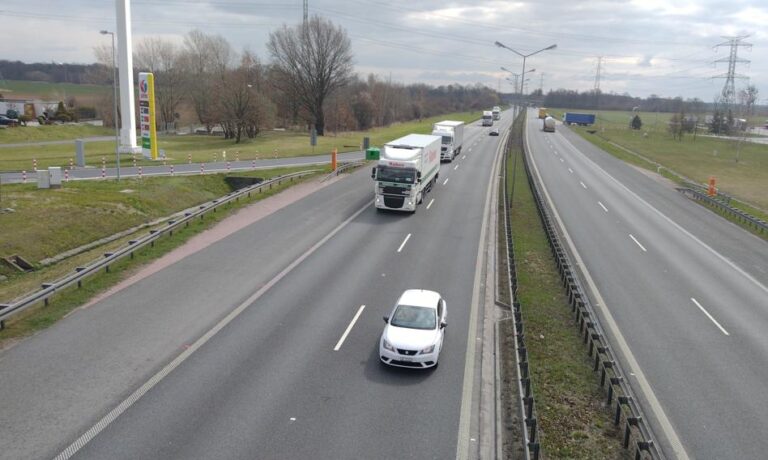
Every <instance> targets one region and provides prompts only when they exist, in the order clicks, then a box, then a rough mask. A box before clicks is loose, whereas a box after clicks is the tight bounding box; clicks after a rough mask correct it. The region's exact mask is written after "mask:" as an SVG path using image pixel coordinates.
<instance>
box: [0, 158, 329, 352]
mask: <svg viewBox="0 0 768 460" xmlns="http://www.w3.org/2000/svg"><path fill="white" fill-rule="evenodd" d="M293 170H296V169H292V170H291V171H293ZM260 172H261V173H262V174H265V173H268V175H267V176H266V177H274V176H278V175H281V174H285V173H286V172H288V170H286V169H279V170H272V171H268V172H265V171H260ZM318 174H321V173H318ZM312 177H316V175H315V176H308V177H307V178H305V179H302V180H307V179H310V178H312ZM220 180H222V182H223V178H221V179H220ZM300 182H301V180H299V181H296V182H288V183H283V184H281V185H279V186H275V187H273V188H272V189H271V190H265V191H264V192H262V193H260V194H258V195H252V196H253V198H252V199H251V200H248V199H241V200H240V201H237V202H233V203H229V204H227V205H225V206H223V207H222V208H219V210H218V211H217V212H215V213H213V212H211V213H208V214H206V215H205V218H203V219H194V220H193V221H191V222H190V225H189V226H188V227H182V228H180V229H178V230H176V231H174V232H173V236H166V237H163V238H160V239H159V240H157V241H156V243H155V245H154V247H149V246H147V247H144V248H141V249H139V250H137V251H136V252H135V257H134V259H133V260H131V259H129V258H125V259H122V260H120V261H119V262H116V263H115V264H112V265H111V266H110V272H109V273H106V272H101V273H99V274H97V275H94V276H92V277H90V278H88V279H86V280H84V281H83V284H82V287H81V288H77V287H71V288H68V289H65V290H62V291H60V292H59V293H58V294H56V295H55V296H53V297H52V298H51V302H50V304H49V305H48V306H44V305H43V304H42V303H41V304H38V305H36V306H34V307H31V308H29V309H27V310H26V311H24V312H22V313H20V314H18V315H16V316H13V317H12V318H10V319H8V320H6V322H5V329H3V330H0V348H2V347H3V346H4V345H6V344H8V343H9V341H13V340H17V339H18V338H21V337H24V336H28V335H30V334H32V333H34V332H36V331H38V330H41V329H44V328H46V327H48V326H50V325H51V324H53V323H55V322H56V321H57V320H59V319H60V318H62V317H64V316H65V315H66V314H68V313H69V312H71V311H72V310H74V309H75V308H77V307H78V306H80V305H82V304H83V303H85V302H87V301H88V299H90V298H92V297H93V296H94V295H96V294H98V293H100V292H102V291H104V290H106V289H108V288H110V287H111V286H113V285H115V284H116V283H118V282H120V281H121V280H123V279H125V278H127V277H129V276H130V275H132V274H133V273H135V272H136V271H137V270H138V269H140V268H141V267H142V266H144V265H146V264H148V263H150V262H152V261H153V260H155V259H157V258H159V257H161V256H162V255H164V254H166V253H167V252H169V251H171V250H173V249H174V248H176V247H179V246H181V245H183V244H184V243H185V242H186V241H187V240H189V239H190V238H191V237H193V236H195V235H196V234H198V233H200V232H202V231H204V230H206V229H208V228H210V227H212V226H214V225H216V224H217V223H218V222H220V221H221V220H222V219H224V218H226V217H227V216H229V215H231V214H232V213H234V212H235V211H237V210H239V209H241V208H242V207H244V206H247V205H249V204H252V203H253V202H254V201H257V200H261V199H264V198H266V197H268V196H271V195H274V194H276V193H279V192H280V191H282V190H284V189H286V188H288V187H290V186H291V185H295V184H298V183H300ZM225 193H226V192H225ZM180 209H183V208H180ZM146 232H147V230H146V229H145V230H142V231H141V233H146ZM132 237H134V236H133V235H128V236H126V237H124V238H122V239H120V240H116V241H113V242H111V243H109V244H108V245H105V246H103V247H99V248H96V249H93V250H91V251H88V252H85V253H83V254H79V255H78V256H75V257H72V258H69V259H66V260H65V261H63V262H60V263H58V264H55V265H52V266H50V267H46V268H44V269H41V270H38V271H35V272H32V273H25V274H19V275H16V276H12V277H10V278H9V279H7V280H5V281H3V282H2V283H0V296H2V297H3V298H5V297H6V296H9V297H13V295H14V294H15V295H19V294H21V293H24V292H28V291H31V290H32V289H35V288H38V287H39V286H40V283H41V282H43V281H50V280H52V279H57V278H59V277H61V276H63V275H64V274H66V273H70V272H72V271H73V270H74V268H75V267H76V266H78V265H83V264H86V263H88V262H90V261H93V260H94V259H96V258H98V257H101V255H102V254H103V253H104V252H105V251H109V250H110V249H114V248H117V247H119V246H121V245H123V244H125V242H126V241H127V240H129V239H131V238H132Z"/></svg>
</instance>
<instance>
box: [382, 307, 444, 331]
mask: <svg viewBox="0 0 768 460" xmlns="http://www.w3.org/2000/svg"><path fill="white" fill-rule="evenodd" d="M390 324H391V325H392V326H397V327H407V328H410V329H434V328H435V325H436V324H437V316H436V314H435V309H434V308H429V307H414V306H412V305H398V306H397V308H396V309H395V313H394V314H393V315H392V320H391V321H390Z"/></svg>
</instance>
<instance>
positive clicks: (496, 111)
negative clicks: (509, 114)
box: [491, 105, 501, 120]
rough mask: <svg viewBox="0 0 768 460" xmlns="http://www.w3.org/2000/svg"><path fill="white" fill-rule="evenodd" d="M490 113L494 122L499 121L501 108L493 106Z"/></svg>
mask: <svg viewBox="0 0 768 460" xmlns="http://www.w3.org/2000/svg"><path fill="white" fill-rule="evenodd" d="M491 113H492V114H493V119H494V120H501V107H499V106H498V105H496V106H494V107H493V110H492V111H491Z"/></svg>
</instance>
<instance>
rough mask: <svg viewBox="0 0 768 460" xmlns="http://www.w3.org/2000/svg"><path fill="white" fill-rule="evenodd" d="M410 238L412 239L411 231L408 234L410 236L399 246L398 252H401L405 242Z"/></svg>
mask: <svg viewBox="0 0 768 460" xmlns="http://www.w3.org/2000/svg"><path fill="white" fill-rule="evenodd" d="M409 239H411V234H410V233H409V234H408V236H406V237H405V239H404V240H403V243H402V244H401V245H400V247H399V248H397V252H400V251H402V250H403V247H404V246H405V243H407V242H408V240H409Z"/></svg>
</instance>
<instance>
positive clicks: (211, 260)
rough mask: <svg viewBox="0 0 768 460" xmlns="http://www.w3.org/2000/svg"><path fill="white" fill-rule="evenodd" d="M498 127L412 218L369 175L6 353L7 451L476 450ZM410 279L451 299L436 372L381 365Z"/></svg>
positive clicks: (118, 454) (308, 453)
mask: <svg viewBox="0 0 768 460" xmlns="http://www.w3.org/2000/svg"><path fill="white" fill-rule="evenodd" d="M510 122H511V116H510V117H509V119H508V120H507V119H505V120H502V125H503V126H508V125H509V123H510ZM488 131H489V130H488V129H487V128H481V127H479V126H477V125H473V126H468V127H467V142H466V144H465V147H464V151H463V152H462V154H461V155H460V156H459V157H457V158H456V159H455V160H454V162H453V163H444V164H443V165H442V167H441V170H440V176H439V179H438V182H437V184H436V186H435V188H434V189H433V191H432V192H430V193H429V194H427V196H426V197H425V199H424V203H423V204H422V205H421V206H420V208H419V209H418V210H417V212H416V213H415V214H413V215H409V214H401V213H379V212H377V211H376V210H375V208H374V207H373V204H372V200H373V183H372V180H371V178H370V170H369V169H368V168H365V169H364V170H361V171H358V172H356V173H354V174H352V175H351V176H350V177H348V178H346V179H343V180H340V181H338V182H336V183H334V184H332V185H329V186H327V187H325V188H323V189H321V190H320V191H318V192H317V193H314V194H312V195H309V196H307V197H306V198H304V199H302V200H300V201H297V202H295V203H293V204H291V205H289V206H287V207H285V208H283V209H282V210H280V211H278V212H275V213H274V214H271V215H269V216H268V217H265V218H264V219H261V220H259V221H257V222H255V223H253V224H251V225H250V226H247V227H245V228H243V229H242V230H240V231H238V232H236V233H234V234H232V235H230V236H229V237H228V238H226V239H223V240H221V241H219V242H217V243H214V244H212V245H210V246H208V247H207V248H205V249H203V250H201V251H199V252H197V253H195V254H193V255H191V256H188V257H186V258H184V259H182V260H181V261H179V262H177V263H175V264H174V265H172V266H170V267H168V268H166V269H164V270H162V271H160V272H158V273H155V274H154V275H152V276H151V277H149V278H146V279H144V280H141V281H139V282H137V283H136V284H134V285H131V286H129V287H127V288H125V289H123V290H121V291H119V292H117V293H116V294H114V295H112V296H109V297H107V298H105V299H103V300H101V301H99V302H97V303H96V304H94V305H92V306H90V307H89V308H87V309H84V310H79V311H77V312H76V313H75V314H72V315H71V316H69V317H68V318H66V319H64V320H62V321H60V322H59V323H58V324H56V325H55V326H53V327H51V328H49V329H47V330H45V331H43V332H41V333H40V334H38V335H36V336H35V337H33V338H30V339H27V340H25V341H23V342H22V343H20V344H18V345H16V346H15V347H12V348H10V349H9V350H6V351H5V352H3V353H2V354H0V400H2V401H4V402H3V409H2V411H0V425H1V426H2V427H3V429H2V431H1V432H0V444H1V445H2V446H3V448H2V449H0V457H2V458H53V457H56V456H57V455H58V456H59V458H68V457H70V456H72V457H73V458H94V459H103V458H110V459H119V458H126V459H129V458H130V459H135V458H142V459H151V458H157V459H169V458H179V459H190V458H201V459H202V458H206V459H208V458H259V459H287V458H291V459H301V458H311V459H324V458H328V459H341V458H366V459H391V458H398V459H406V458H413V459H428V458H435V459H445V458H456V457H457V453H458V454H459V455H458V456H459V457H460V458H463V457H464V456H465V454H466V453H467V452H468V451H470V450H471V449H472V448H473V446H472V442H473V441H474V440H470V439H469V436H468V429H463V427H466V426H467V423H466V422H467V421H466V420H464V419H462V417H464V416H465V415H466V414H465V413H464V412H463V408H464V407H465V405H466V404H467V398H468V397H471V395H469V396H468V395H467V388H466V385H465V374H466V373H467V372H468V371H469V372H470V373H471V372H472V370H473V368H474V365H475V361H476V360H477V359H479V357H475V356H474V355H472V353H468V352H467V350H468V349H469V350H472V349H474V347H473V346H468V345H469V344H468V337H471V338H472V339H473V340H475V332H476V331H474V330H471V327H470V326H471V324H473V323H472V319H473V315H479V314H480V313H479V312H480V311H481V309H480V307H478V306H477V305H474V304H473V299H474V298H477V296H476V295H475V294H474V293H475V292H476V291H477V290H478V289H480V288H481V287H480V286H479V285H478V284H477V283H476V276H475V275H476V267H477V260H478V248H479V243H480V238H481V226H482V224H483V216H484V209H485V204H486V198H487V197H488V196H489V194H488V190H489V182H490V180H491V170H492V164H493V160H494V157H495V154H496V151H497V146H498V142H499V139H500V138H499V137H490V136H488ZM408 288H425V289H432V290H436V291H438V292H440V293H441V294H442V295H443V297H444V298H445V299H446V301H447V312H448V317H447V319H448V329H447V332H446V339H445V346H444V349H443V351H442V353H441V357H440V358H441V359H440V365H439V367H438V368H437V369H435V370H433V371H414V370H407V369H406V370H400V369H392V368H387V367H385V366H384V365H382V364H380V363H379V359H378V354H377V347H378V340H379V336H380V334H381V331H382V329H383V326H384V322H383V321H382V316H383V315H385V314H388V313H389V312H390V310H391V308H392V306H393V303H394V302H395V300H396V299H397V297H398V296H399V294H400V293H401V292H402V291H403V290H405V289H408ZM468 356H469V357H468ZM467 359H469V360H470V362H469V363H468V362H467Z"/></svg>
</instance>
